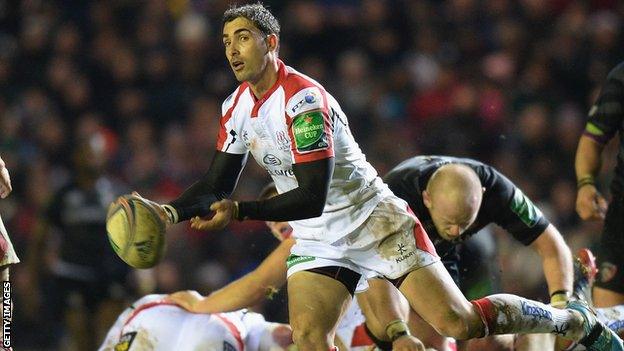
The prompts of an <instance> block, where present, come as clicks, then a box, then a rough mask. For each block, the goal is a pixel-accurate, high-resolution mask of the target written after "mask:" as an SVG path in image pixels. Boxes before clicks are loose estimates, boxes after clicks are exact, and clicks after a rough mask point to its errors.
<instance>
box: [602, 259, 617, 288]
mask: <svg viewBox="0 0 624 351" xmlns="http://www.w3.org/2000/svg"><path fill="white" fill-rule="evenodd" d="M616 273H617V266H616V265H614V264H613V263H609V262H603V263H602V265H600V281H601V282H602V283H606V282H608V281H610V280H611V279H613V277H615V274H616Z"/></svg>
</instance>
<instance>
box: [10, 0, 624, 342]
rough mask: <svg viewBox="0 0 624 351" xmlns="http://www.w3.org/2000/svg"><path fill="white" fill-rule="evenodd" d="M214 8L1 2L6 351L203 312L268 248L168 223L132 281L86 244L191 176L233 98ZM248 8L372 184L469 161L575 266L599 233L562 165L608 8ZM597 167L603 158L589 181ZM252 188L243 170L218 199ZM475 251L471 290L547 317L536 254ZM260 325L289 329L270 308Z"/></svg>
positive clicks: (501, 244)
mask: <svg viewBox="0 0 624 351" xmlns="http://www.w3.org/2000/svg"><path fill="white" fill-rule="evenodd" d="M240 2H244V1H240ZM229 3H230V2H229V1H216V0H146V1H136V0H109V1H83V0H66V1H51V0H22V1H10V0H0V155H1V156H2V158H3V159H4V160H5V161H6V163H7V167H8V168H9V171H10V173H11V176H12V181H13V187H14V191H13V193H12V194H11V196H10V197H9V198H7V199H4V200H1V201H0V214H1V215H2V218H3V220H4V221H5V223H6V224H7V227H8V229H9V233H10V235H11V238H12V240H13V243H14V246H15V248H16V251H17V253H18V255H19V256H20V258H21V260H22V263H21V264H19V265H17V266H14V267H12V268H11V280H12V282H13V299H14V303H15V308H14V321H13V331H12V340H13V342H14V344H13V345H14V347H15V349H17V350H89V349H94V348H95V345H98V344H99V342H100V341H101V338H102V337H103V334H102V330H106V328H107V327H108V326H109V325H110V324H111V323H112V321H113V320H114V318H115V317H116V315H117V313H119V311H120V310H121V309H122V308H123V307H124V306H127V304H128V303H129V302H130V301H132V300H134V299H135V298H136V297H138V296H140V295H143V294H146V293H151V292H158V293H168V292H173V291H177V290H181V289H196V290H198V291H200V292H201V293H203V294H207V293H209V292H210V291H212V290H214V289H215V288H218V287H220V286H222V285H224V284H226V283H227V282H228V281H231V280H232V279H235V278H237V277H240V276H241V275H243V274H245V273H246V272H249V271H250V270H251V269H253V268H254V267H255V266H256V265H257V264H258V263H259V262H260V261H261V260H262V258H263V257H265V255H266V254H267V253H268V252H270V250H272V249H273V248H274V247H275V246H276V245H277V242H276V240H275V239H274V238H273V236H271V235H270V234H269V232H268V230H267V229H266V228H265V226H264V224H263V223H261V222H253V221H249V222H242V223H236V224H234V225H231V226H230V227H229V228H228V229H227V230H225V231H223V232H218V233H201V232H196V231H192V230H191V229H190V228H189V226H188V224H187V223H184V224H179V225H177V226H175V227H174V228H172V229H171V230H170V232H169V235H168V240H169V241H168V245H169V246H168V252H167V257H166V259H165V260H164V262H162V263H161V264H160V265H159V266H157V267H156V268H154V269H152V270H144V271H134V270H129V269H128V268H127V267H126V266H125V265H124V264H123V263H121V262H120V261H119V260H118V259H117V258H116V256H114V254H112V250H110V248H109V246H108V243H107V241H106V240H107V239H106V234H105V231H104V226H103V220H104V218H105V209H106V206H107V204H108V202H110V200H112V199H114V197H115V196H117V195H118V194H120V193H124V192H128V191H130V190H136V191H138V192H140V193H141V194H142V195H143V196H145V197H148V198H151V199H154V200H156V201H168V200H171V199H173V198H174V197H176V196H177V195H178V194H179V193H180V192H181V191H182V190H183V189H184V188H185V187H187V186H189V185H190V184H191V183H192V182H193V181H194V180H196V179H198V177H200V176H201V175H202V174H203V172H205V171H206V169H207V168H208V164H209V161H210V160H211V157H212V154H213V152H214V149H215V143H216V135H217V130H218V120H219V117H220V106H221V102H222V100H223V99H224V98H225V97H227V96H228V95H229V94H230V93H231V92H232V91H233V90H234V89H235V87H236V85H237V82H236V81H235V80H234V77H233V74H232V73H231V71H230V68H229V67H228V66H227V64H226V60H225V58H224V53H223V47H222V44H221V26H222V24H221V15H222V13H223V11H224V10H225V9H227V7H228V5H229ZM264 3H265V4H266V5H268V6H269V7H270V9H271V10H272V11H273V12H274V14H275V15H276V16H277V17H278V18H279V19H280V22H281V25H282V35H281V49H280V56H281V58H282V59H283V60H284V61H285V62H286V63H287V64H288V65H290V66H292V67H294V68H296V69H297V70H300V71H302V72H304V73H306V74H307V75H309V76H311V77H313V78H315V79H316V80H318V81H319V82H321V84H323V85H324V86H325V88H326V89H327V90H328V91H330V92H331V93H332V94H333V95H334V96H335V97H336V98H337V99H338V101H339V102H340V103H341V105H342V107H343V109H344V110H345V112H346V113H347V115H348V116H349V119H350V124H351V128H352V130H353V132H354V134H355V136H356V139H357V141H358V142H359V144H360V146H361V147H362V149H363V151H364V152H365V153H366V155H367V158H368V160H369V161H370V162H371V163H372V164H373V165H374V166H375V167H376V168H377V170H378V171H379V172H380V174H384V173H385V172H386V171H387V170H389V169H390V168H391V167H393V166H394V165H396V164H397V163H399V162H400V161H401V160H403V159H405V158H408V157H411V156H414V155H421V154H449V155H454V156H465V157H472V158H476V159H478V160H481V161H484V162H488V163H490V164H492V165H494V166H496V167H497V168H498V169H499V170H501V171H502V172H503V173H504V174H506V175H507V176H508V177H509V178H511V179H512V180H513V181H514V182H516V184H517V185H519V186H520V188H521V189H522V190H523V191H524V192H525V193H526V194H527V195H528V196H529V197H530V198H531V199H533V200H534V202H536V204H537V205H538V206H539V207H540V208H541V209H542V210H543V212H544V213H545V214H546V216H547V217H548V218H549V219H550V220H551V221H552V222H553V223H555V225H556V226H558V228H559V229H560V231H561V232H562V233H563V234H564V236H565V237H566V239H567V241H568V242H569V244H570V246H571V247H572V248H573V249H576V248H578V247H581V246H588V245H589V246H591V245H593V244H594V243H595V241H596V238H597V237H598V235H599V233H600V228H601V225H600V224H599V223H598V224H596V223H594V224H586V223H581V222H580V220H579V218H578V217H577V215H576V214H575V211H574V202H575V195H576V183H575V178H574V168H573V165H574V153H575V150H576V145H577V141H578V137H579V136H580V133H581V131H582V129H583V127H584V119H585V114H586V112H587V111H588V110H589V106H590V105H591V103H592V102H593V100H594V98H595V96H596V94H597V89H598V87H599V84H600V83H601V82H603V81H604V79H605V77H606V75H607V73H608V71H609V70H610V68H612V67H613V66H615V65H616V64H617V63H619V62H620V61H622V60H623V59H624V46H623V45H622V39H623V38H622V34H623V31H622V20H623V17H622V16H623V15H624V5H623V4H622V3H621V2H619V1H616V0H587V1H573V0H521V1H511V0H480V1H479V0H449V1H438V0H417V1H409V0H395V1H390V0H387V1H384V0H367V1H356V0H342V1H340V0H335V1H331V0H317V1H301V0H299V1H297V0H295V1H265V2H264ZM614 161H615V156H614V153H613V150H611V151H609V152H608V153H607V158H606V162H605V164H604V168H605V170H610V169H613V162H614ZM268 181H269V178H268V176H267V175H266V174H265V172H264V171H263V170H262V169H260V168H259V167H257V166H256V165H255V162H254V161H250V162H249V163H248V166H247V167H246V169H245V174H244V175H243V178H242V181H241V182H240V183H239V186H238V190H237V192H236V194H235V198H236V199H243V200H245V199H247V200H248V199H253V198H255V196H256V195H257V194H258V192H259V191H260V189H261V188H262V187H263V186H264V185H265V184H266V183H267V182H268ZM608 181H609V172H604V174H603V176H602V177H601V183H600V184H601V187H602V189H603V190H604V192H607V191H608V190H607V186H606V185H607V184H608ZM85 204H87V205H88V207H89V208H90V209H91V210H93V211H83V209H84V208H85V206H87V205H85ZM479 236H480V238H479V239H480V240H481V241H480V243H479V245H482V246H483V247H485V248H487V249H488V251H487V254H488V255H491V257H492V259H491V260H492V262H494V265H493V267H490V268H491V274H492V275H491V278H492V279H493V280H492V281H491V286H489V287H487V288H486V290H488V289H491V290H503V291H506V292H511V293H517V294H520V295H524V296H528V297H532V298H538V299H542V300H546V299H547V292H546V288H545V284H544V282H543V278H542V274H541V265H540V260H539V258H538V257H537V256H536V255H534V254H533V253H531V252H529V251H527V250H526V249H524V248H523V247H521V246H519V245H518V244H517V243H515V242H513V239H511V237H510V236H509V235H507V234H506V233H503V232H499V230H498V228H490V229H488V230H487V232H486V233H483V234H480V235H479ZM85 248H91V249H85ZM90 250H92V251H90ZM85 267H86V268H85ZM495 278H496V279H495ZM77 291H78V292H77ZM467 293H468V294H469V295H470V294H476V295H478V294H479V293H480V291H472V292H467ZM257 308H258V309H259V310H260V311H262V312H264V313H265V315H266V316H267V318H268V319H272V320H279V321H284V320H285V319H286V316H287V310H286V300H285V296H284V294H283V293H281V294H280V295H278V296H276V297H275V298H274V299H273V300H271V301H268V302H267V303H266V304H265V305H263V306H258V307H257Z"/></svg>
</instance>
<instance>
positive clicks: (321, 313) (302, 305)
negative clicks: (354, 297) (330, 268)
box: [288, 271, 351, 334]
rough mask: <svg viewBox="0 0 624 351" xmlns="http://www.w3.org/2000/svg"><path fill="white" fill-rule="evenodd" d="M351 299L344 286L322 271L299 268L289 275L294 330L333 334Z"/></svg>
mask: <svg viewBox="0 0 624 351" xmlns="http://www.w3.org/2000/svg"><path fill="white" fill-rule="evenodd" d="M350 301H351V295H350V293H349V291H348V290H347V288H346V287H345V285H344V284H343V283H341V282H339V281H338V280H335V279H333V278H330V277H328V276H325V275H323V274H318V273H312V272H308V271H299V272H295V273H293V274H292V275H291V276H290V277H289V278H288V311H289V315H290V324H291V326H292V327H293V330H294V332H295V333H296V332H300V331H301V330H302V329H305V330H309V329H314V330H316V331H317V332H321V333H331V334H333V332H334V330H335V327H336V324H337V321H338V319H339V318H340V316H341V314H342V312H343V311H344V310H345V309H346V307H347V305H348V303H349V302H350Z"/></svg>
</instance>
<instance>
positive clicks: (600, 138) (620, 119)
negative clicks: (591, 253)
mask: <svg viewBox="0 0 624 351" xmlns="http://www.w3.org/2000/svg"><path fill="white" fill-rule="evenodd" d="M616 134H619V136H620V147H619V152H618V157H617V166H616V167H615V171H614V175H613V181H612V182H611V195H612V199H611V202H610V203H609V205H608V207H607V201H606V199H605V198H604V197H603V196H602V195H601V194H600V192H599V191H598V190H597V188H596V177H597V176H598V174H599V173H600V170H601V166H602V159H601V158H602V153H603V151H604V147H605V145H606V144H607V143H608V141H609V140H611V139H612V138H613V137H614V136H615V135H616ZM575 169H576V177H577V188H578V193H577V198H576V211H577V213H578V214H579V216H580V217H581V218H582V219H584V220H602V219H604V227H603V232H602V237H601V240H600V247H599V249H598V252H597V254H598V255H597V257H598V267H599V270H600V274H599V275H598V279H597V280H596V284H595V285H594V289H593V298H594V304H595V305H596V306H597V307H608V306H615V305H622V304H624V272H623V271H624V262H623V261H622V260H623V259H624V63H620V64H619V65H617V66H616V67H615V68H613V70H612V71H611V72H610V73H609V75H608V76H607V80H606V82H605V83H604V84H603V86H602V91H601V92H600V95H599V96H598V99H597V101H596V103H595V104H594V105H593V106H592V108H591V109H590V111H589V114H588V117H587V124H586V125H585V131H584V132H583V135H582V136H581V138H580V140H579V144H578V148H577V150H576V162H575Z"/></svg>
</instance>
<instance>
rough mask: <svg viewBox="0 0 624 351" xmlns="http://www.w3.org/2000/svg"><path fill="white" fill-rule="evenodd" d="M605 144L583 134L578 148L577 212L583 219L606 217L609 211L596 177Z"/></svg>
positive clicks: (576, 161)
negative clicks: (597, 185)
mask: <svg viewBox="0 0 624 351" xmlns="http://www.w3.org/2000/svg"><path fill="white" fill-rule="evenodd" d="M603 148H604V145H602V144H600V143H598V142H597V141H595V140H594V139H592V138H591V137H589V136H587V135H583V136H581V139H580V140H579V144H578V148H577V149H576V160H575V163H574V168H575V170H576V179H577V188H578V192H577V195H576V212H577V213H578V215H579V216H580V217H581V219H583V220H598V219H604V217H605V214H606V212H607V201H606V200H605V198H604V197H603V196H602V195H601V194H600V192H598V190H597V189H596V183H595V178H596V176H597V175H598V173H599V172H600V167H601V165H602V159H601V155H602V150H603Z"/></svg>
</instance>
